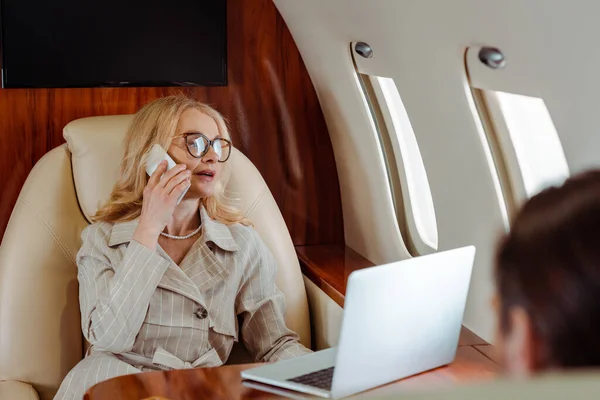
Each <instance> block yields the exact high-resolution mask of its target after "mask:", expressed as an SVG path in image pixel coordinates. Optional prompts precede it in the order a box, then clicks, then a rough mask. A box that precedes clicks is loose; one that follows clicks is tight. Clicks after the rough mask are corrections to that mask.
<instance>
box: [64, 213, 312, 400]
mask: <svg viewBox="0 0 600 400" xmlns="http://www.w3.org/2000/svg"><path fill="white" fill-rule="evenodd" d="M199 212H200V217H201V220H202V234H201V236H200V237H199V239H198V240H197V241H196V242H195V244H194V245H193V246H192V248H191V249H190V251H189V252H188V254H187V255H186V256H185V258H184V259H183V261H182V262H181V263H180V265H179V266H178V265H176V264H175V263H174V262H173V261H172V260H171V258H170V257H169V256H168V255H167V254H166V252H165V251H164V250H162V249H161V248H160V246H158V247H157V251H151V250H150V249H148V248H147V247H145V246H143V245H142V244H140V243H138V242H136V241H135V240H132V236H133V234H134V231H135V229H136V227H137V224H138V221H137V220H134V221H130V222H124V223H116V224H110V223H95V224H92V225H90V226H89V227H87V228H86V229H85V230H84V231H83V233H82V239H83V245H82V248H81V250H80V251H79V253H78V255H77V265H78V280H79V285H80V287H79V298H80V307H81V328H82V330H83V335H84V336H85V338H86V339H87V340H88V342H89V343H90V344H91V348H90V350H89V351H88V355H87V357H86V358H85V359H84V360H82V361H81V362H80V363H79V364H78V365H77V366H75V367H74V368H73V369H72V370H71V372H69V374H68V375H67V377H66V378H65V380H64V381H63V383H62V385H61V388H60V390H59V392H58V394H57V396H56V399H66V398H77V399H81V397H82V396H83V393H84V392H85V390H87V389H88V388H89V387H91V386H92V385H94V384H95V383H97V382H99V381H102V380H105V379H108V378H110V377H114V376H117V375H122V374H127V373H135V372H140V371H146V370H157V369H163V370H164V369H183V368H194V367H208V366H219V365H222V364H223V363H225V362H226V361H227V359H228V357H229V354H230V352H231V349H232V346H233V344H234V342H237V341H241V342H242V343H243V344H244V346H245V347H246V349H247V350H248V351H249V353H250V354H251V355H252V356H254V358H255V360H256V361H275V360H279V359H285V358H291V357H295V356H298V355H301V354H305V353H308V352H310V350H308V349H306V348H305V347H303V346H302V345H301V344H300V343H299V342H298V336H297V335H296V333H294V332H292V331H290V330H289V329H288V328H287V327H286V326H285V323H284V313H285V299H284V296H283V294H282V292H281V291H280V290H279V289H278V288H277V287H276V285H275V273H276V265H275V261H274V258H273V256H272V255H271V253H270V251H269V250H268V248H267V247H266V245H265V244H264V243H263V242H262V240H261V239H260V237H259V235H258V233H257V232H256V231H255V230H254V229H252V228H251V227H245V226H242V225H240V224H234V225H229V226H227V225H224V224H221V223H218V222H216V221H214V220H211V219H210V218H209V217H208V214H207V213H206V210H205V209H204V208H200V210H199ZM209 246H210V247H211V248H212V250H211V248H209Z"/></svg>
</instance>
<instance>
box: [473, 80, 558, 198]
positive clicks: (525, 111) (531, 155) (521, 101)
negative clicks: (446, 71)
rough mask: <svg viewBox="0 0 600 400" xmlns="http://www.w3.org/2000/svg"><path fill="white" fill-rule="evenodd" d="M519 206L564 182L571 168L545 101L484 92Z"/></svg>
mask: <svg viewBox="0 0 600 400" xmlns="http://www.w3.org/2000/svg"><path fill="white" fill-rule="evenodd" d="M484 96H485V97H486V102H487V104H488V109H489V112H490V116H491V120H492V124H493V126H494V128H495V130H496V133H497V136H498V141H499V145H500V150H501V152H502V153H503V155H504V157H505V158H506V167H507V170H508V171H507V172H508V175H509V179H510V180H511V181H512V186H513V192H514V195H515V197H516V199H515V200H516V201H517V202H518V203H522V202H523V201H525V200H526V199H527V198H529V197H531V196H533V195H535V194H537V193H538V192H540V191H541V190H543V189H544V188H546V187H548V186H551V185H555V184H560V183H562V182H563V181H564V180H565V179H566V178H567V177H568V176H569V167H568V165H567V160H566V158H565V154H564V152H563V148H562V145H561V143H560V138H559V136H558V134H557V132H556V128H555V127H554V124H553V123H552V118H551V116H550V113H549V112H548V109H547V108H546V104H545V103H544V100H543V99H541V98H537V97H529V96H524V95H518V94H513V93H505V92H494V91H484Z"/></svg>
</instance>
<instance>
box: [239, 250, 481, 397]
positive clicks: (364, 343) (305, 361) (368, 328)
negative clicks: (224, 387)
mask: <svg viewBox="0 0 600 400" xmlns="http://www.w3.org/2000/svg"><path fill="white" fill-rule="evenodd" d="M474 258H475V247H473V246H467V247H462V248H458V249H454V250H449V251H443V252H439V253H435V254H430V255H425V256H420V257H415V258H412V259H408V260H404V261H399V262H394V263H391V264H386V265H380V266H375V267H371V268H366V269H361V270H358V271H354V272H353V273H351V274H350V276H349V277H348V284H347V288H346V299H345V305H344V316H343V319H342V326H341V330H340V337H339V342H338V345H337V346H336V347H334V348H331V349H327V350H321V351H317V352H314V353H312V354H307V355H303V356H300V357H296V358H293V359H289V360H282V361H278V362H275V363H270V364H264V365H262V366H259V367H256V368H252V369H248V370H245V371H243V372H242V374H241V375H242V379H245V380H248V381H251V382H258V383H262V384H266V385H270V386H274V387H279V388H284V389H289V390H293V391H296V392H301V393H307V394H310V395H314V396H318V397H323V398H333V399H338V398H342V397H346V396H350V395H353V394H356V393H359V392H362V391H365V390H368V389H372V388H375V387H377V386H381V385H384V384H386V383H389V382H393V381H397V380H399V379H402V378H405V377H408V376H411V375H415V374H418V373H420V372H424V371H427V370H430V369H434V368H437V367H440V366H443V365H446V364H450V363H451V362H452V361H454V357H455V355H456V349H457V347H458V338H459V335H460V330H461V325H462V319H463V314H464V310H465V305H466V301H467V293H468V291H469V283H470V280H471V271H472V269H473V261H474Z"/></svg>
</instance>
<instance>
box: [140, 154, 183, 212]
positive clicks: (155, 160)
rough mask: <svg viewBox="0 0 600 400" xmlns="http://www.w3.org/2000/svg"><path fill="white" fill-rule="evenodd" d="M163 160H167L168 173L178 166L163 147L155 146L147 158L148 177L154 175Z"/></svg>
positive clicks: (179, 199) (180, 197)
mask: <svg viewBox="0 0 600 400" xmlns="http://www.w3.org/2000/svg"><path fill="white" fill-rule="evenodd" d="M163 160H167V171H168V170H170V169H171V168H174V167H175V166H176V165H177V164H175V161H173V159H172V158H171V157H170V156H169V154H168V153H167V152H166V151H165V149H163V148H162V147H161V145H159V144H155V145H154V146H152V148H151V149H150V151H148V156H147V158H146V173H147V174H148V176H150V175H152V174H153V173H154V171H156V168H158V164H160V163H161V161H163ZM161 178H162V177H161ZM188 189H189V188H187V189H185V190H184V191H183V193H181V196H179V198H178V199H177V204H179V203H180V202H181V199H183V196H185V194H186V193H187V191H188Z"/></svg>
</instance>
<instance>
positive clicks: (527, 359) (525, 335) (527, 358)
mask: <svg viewBox="0 0 600 400" xmlns="http://www.w3.org/2000/svg"><path fill="white" fill-rule="evenodd" d="M509 320H510V321H509V324H510V325H509V326H510V329H509V330H508V331H507V332H506V333H505V334H504V337H503V340H502V353H503V359H504V360H503V361H504V369H505V371H506V372H507V373H508V374H509V375H512V376H518V377H527V376H530V375H531V374H532V373H533V372H534V370H535V351H536V346H535V341H534V334H533V327H532V325H531V319H530V318H529V315H528V314H527V312H526V311H525V310H524V309H523V308H522V307H514V308H512V309H511V310H510V311H509Z"/></svg>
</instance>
